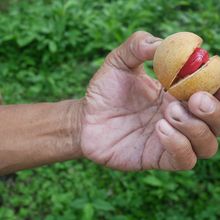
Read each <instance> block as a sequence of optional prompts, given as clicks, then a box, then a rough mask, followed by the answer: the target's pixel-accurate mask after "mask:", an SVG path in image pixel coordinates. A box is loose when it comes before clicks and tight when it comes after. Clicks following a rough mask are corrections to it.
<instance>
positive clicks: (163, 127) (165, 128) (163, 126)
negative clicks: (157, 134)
mask: <svg viewBox="0 0 220 220" xmlns="http://www.w3.org/2000/svg"><path fill="white" fill-rule="evenodd" d="M159 130H160V131H161V132H162V133H163V134H165V135H167V136H170V135H172V134H173V128H172V126H171V125H170V124H169V123H168V122H167V121H166V120H164V119H161V120H160V122H159Z"/></svg>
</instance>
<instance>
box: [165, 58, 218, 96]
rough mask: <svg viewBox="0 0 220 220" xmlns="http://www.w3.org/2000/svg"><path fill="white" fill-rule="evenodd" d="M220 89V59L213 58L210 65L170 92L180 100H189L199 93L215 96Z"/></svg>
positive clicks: (207, 64)
mask: <svg viewBox="0 0 220 220" xmlns="http://www.w3.org/2000/svg"><path fill="white" fill-rule="evenodd" d="M219 88H220V57H219V56H214V57H212V58H211V59H210V60H209V62H208V63H206V64H205V65H204V66H203V67H202V68H200V69H199V70H197V71H196V72H195V73H194V74H192V75H190V76H188V77H186V78H184V79H182V80H180V81H179V82H178V83H176V84H174V85H173V86H172V87H170V89H168V92H169V93H170V94H171V95H173V96H174V97H176V98H177V99H178V100H188V99H189V97H190V96H191V95H192V94H194V93H195V92H198V91H206V92H209V93H211V94H214V93H215V92H216V91H217V90H218V89H219Z"/></svg>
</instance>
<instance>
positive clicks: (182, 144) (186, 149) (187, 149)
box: [176, 138, 192, 157]
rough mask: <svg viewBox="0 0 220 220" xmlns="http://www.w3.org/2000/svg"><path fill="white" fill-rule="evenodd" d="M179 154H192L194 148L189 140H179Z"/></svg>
mask: <svg viewBox="0 0 220 220" xmlns="http://www.w3.org/2000/svg"><path fill="white" fill-rule="evenodd" d="M176 152H177V154H179V155H182V156H186V157H187V156H188V155H189V154H190V153H191V152H192V147H191V144H190V142H189V141H188V139H186V138H179V144H178V147H177V149H176Z"/></svg>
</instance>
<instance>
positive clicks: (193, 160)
mask: <svg viewBox="0 0 220 220" xmlns="http://www.w3.org/2000/svg"><path fill="white" fill-rule="evenodd" d="M196 162H197V158H196V157H194V156H191V157H190V158H187V160H186V162H185V163H184V164H183V165H182V167H181V170H192V169H193V168H194V167H195V166H196Z"/></svg>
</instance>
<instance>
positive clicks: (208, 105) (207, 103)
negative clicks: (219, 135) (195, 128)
mask: <svg viewBox="0 0 220 220" xmlns="http://www.w3.org/2000/svg"><path fill="white" fill-rule="evenodd" d="M199 109H200V110H201V111H202V112H205V113H211V112H213V111H214V110H215V103H214V101H213V100H212V99H211V98H210V97H209V96H208V95H202V96H201V98H200V105H199Z"/></svg>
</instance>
